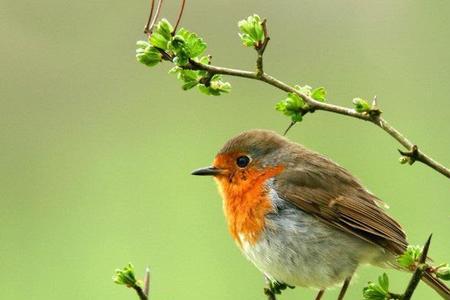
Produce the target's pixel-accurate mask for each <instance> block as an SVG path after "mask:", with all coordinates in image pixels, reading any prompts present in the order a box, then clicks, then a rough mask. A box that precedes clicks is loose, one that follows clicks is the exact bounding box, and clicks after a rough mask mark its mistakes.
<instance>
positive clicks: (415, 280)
mask: <svg viewBox="0 0 450 300" xmlns="http://www.w3.org/2000/svg"><path fill="white" fill-rule="evenodd" d="M431 237H432V235H431V234H430V236H429V237H428V240H427V242H426V243H425V246H424V247H423V250H422V254H421V255H420V259H419V264H418V265H417V268H416V270H415V271H414V273H413V276H412V277H411V280H410V281H409V283H408V286H407V287H406V291H405V293H403V297H402V300H410V299H411V297H412V294H413V293H414V291H415V289H416V288H417V285H418V284H419V282H420V279H421V278H422V276H423V273H424V272H425V271H426V270H427V269H428V267H429V266H428V265H427V264H426V263H425V261H426V259H427V256H428V250H429V249H430V243H431Z"/></svg>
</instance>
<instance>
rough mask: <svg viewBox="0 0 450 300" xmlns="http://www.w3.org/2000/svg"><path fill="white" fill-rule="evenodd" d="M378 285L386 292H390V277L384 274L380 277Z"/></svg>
mask: <svg viewBox="0 0 450 300" xmlns="http://www.w3.org/2000/svg"><path fill="white" fill-rule="evenodd" d="M378 283H379V284H380V287H381V288H382V289H383V290H384V291H385V292H386V293H388V292H389V277H388V276H387V274H386V273H383V275H381V276H380V277H378Z"/></svg>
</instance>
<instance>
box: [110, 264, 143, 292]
mask: <svg viewBox="0 0 450 300" xmlns="http://www.w3.org/2000/svg"><path fill="white" fill-rule="evenodd" d="M112 279H113V281H114V282H115V283H117V284H120V285H126V286H127V287H135V286H138V285H139V282H138V281H137V280H136V276H135V275H134V267H133V265H132V264H131V263H129V264H128V265H127V266H125V267H123V268H122V269H116V271H115V274H114V276H113V278H112Z"/></svg>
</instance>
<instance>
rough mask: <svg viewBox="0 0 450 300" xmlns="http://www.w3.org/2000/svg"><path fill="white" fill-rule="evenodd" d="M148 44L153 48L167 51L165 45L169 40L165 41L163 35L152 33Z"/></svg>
mask: <svg viewBox="0 0 450 300" xmlns="http://www.w3.org/2000/svg"><path fill="white" fill-rule="evenodd" d="M149 42H150V44H152V45H153V46H155V47H157V48H160V49H162V50H167V44H168V43H169V40H167V39H166V38H165V37H164V36H163V35H161V34H159V33H158V32H154V33H153V34H152V35H151V36H150V39H149Z"/></svg>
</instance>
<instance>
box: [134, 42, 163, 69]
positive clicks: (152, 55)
mask: <svg viewBox="0 0 450 300" xmlns="http://www.w3.org/2000/svg"><path fill="white" fill-rule="evenodd" d="M144 43H146V42H144V41H140V42H138V43H136V45H137V49H136V60H137V61H138V62H140V63H142V64H144V65H146V66H149V67H152V66H154V65H157V64H158V63H159V62H161V60H162V55H161V52H159V50H158V49H156V48H155V47H152V46H150V44H148V43H147V44H144ZM144 46H145V48H144Z"/></svg>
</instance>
